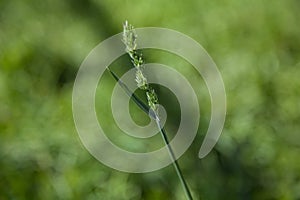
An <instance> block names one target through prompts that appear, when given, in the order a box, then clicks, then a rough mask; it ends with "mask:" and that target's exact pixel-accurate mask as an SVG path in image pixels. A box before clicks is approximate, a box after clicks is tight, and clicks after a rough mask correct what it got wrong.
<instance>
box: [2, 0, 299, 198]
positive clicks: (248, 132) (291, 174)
mask: <svg viewBox="0 0 300 200" xmlns="http://www.w3.org/2000/svg"><path fill="white" fill-rule="evenodd" d="M299 11H300V1H298V0H274V1H260V0H253V1H239V0H229V1H210V0H201V1H197V0H191V1H164V0H153V1H135V0H123V1H121V0H111V1H108V0H102V1H99V0H98V1H97V0H86V1H84V0H78V1H71V0H66V1H58V0H53V1H50V0H45V1H37V0H28V1H21V0H19V1H18V0H0V199H113V200H114V199H116V200H119V199H120V200H121V199H151V200H152V199H184V193H183V190H182V188H181V186H180V183H179V181H178V179H177V177H176V175H175V171H174V169H173V167H172V166H168V167H166V168H164V169H161V170H159V171H156V172H151V173H147V174H128V173H123V172H119V171H116V170H113V169H110V168H108V167H106V166H105V165H103V164H101V163H100V162H98V161H97V160H96V159H94V158H93V157H92V156H91V155H90V154H89V153H88V152H87V150H86V149H85V148H84V147H83V145H82V144H81V142H80V140H79V137H78V135H77V132H76V130H75V126H74V122H73V117H72V87H73V82H74V80H75V77H76V73H77V70H78V68H79V66H80V64H81V62H82V61H83V59H84V58H85V57H86V55H87V54H88V53H89V51H90V50H91V49H92V48H94V47H95V46H96V45H97V44H98V43H99V42H101V41H103V40H104V39H106V38H107V37H109V36H112V35H113V34H116V33H119V32H121V31H122V23H123V22H124V21H125V20H126V19H127V20H129V22H130V23H132V24H133V25H134V26H135V27H146V26H156V27H166V28H171V29H175V30H178V31H180V32H182V33H184V34H187V35H188V36H190V37H192V38H194V39H195V40H196V41H198V42H199V43H200V44H202V46H203V47H204V48H205V49H206V50H207V51H208V53H209V54H210V55H211V57H212V58H213V59H214V61H215V62H216V64H217V65H218V67H219V70H220V72H221V74H222V76H223V79H224V83H225V87H226V92H227V101H228V102H227V119H226V123H225V128H224V131H223V133H222V136H221V138H220V140H219V142H218V144H217V146H216V147H215V149H214V151H212V152H211V153H210V154H209V155H208V156H207V157H205V158H204V159H202V160H200V159H198V157H197V153H198V151H199V147H200V145H201V143H202V140H203V136H204V134H205V132H206V129H207V126H208V123H209V119H210V103H209V95H208V93H207V91H206V90H207V89H206V87H205V85H204V83H203V80H202V79H201V77H200V76H198V77H196V76H195V75H194V74H195V71H194V70H193V69H192V67H186V68H185V69H184V70H183V71H184V73H185V74H186V75H187V76H189V77H194V79H193V80H195V81H199V83H201V84H200V86H199V87H198V88H196V89H195V90H196V91H197V95H198V97H199V99H201V101H200V103H199V105H200V107H201V110H202V113H201V122H200V127H199V133H198V135H197V138H196V140H195V141H194V143H193V144H192V146H191V147H190V149H189V150H188V151H187V152H186V153H185V154H184V155H183V156H182V157H181V158H180V159H179V163H180V165H181V167H182V170H183V173H184V176H185V177H186V180H187V182H188V184H189V186H190V188H191V190H192V193H193V196H194V197H195V199H198V198H202V199H287V200H288V199H300V159H299V155H300V132H299V130H300V123H299V122H300V120H299V119H300V101H299V97H300V80H299V76H300V24H299V22H300V12H299ZM148 54H149V56H148V61H150V60H151V59H153V60H155V61H162V62H163V60H164V61H165V62H166V63H168V64H169V65H171V66H172V65H173V64H174V67H175V65H176V64H177V66H178V63H179V64H182V63H183V64H184V62H183V61H181V62H182V63H180V61H178V58H176V57H174V56H173V55H164V54H166V53H165V52H161V54H159V53H157V54H159V55H163V56H153V57H151V55H152V54H151V52H150V53H148ZM146 55H147V52H145V57H146ZM179 60H180V59H179ZM146 61H147V58H146ZM151 61H152V60H151ZM118 62H120V63H125V64H124V65H126V67H128V68H127V69H129V66H130V62H129V59H128V57H126V56H124V58H120V60H119V61H118ZM118 62H116V63H115V64H114V66H113V69H115V70H116V72H117V73H118V74H119V75H121V74H122V73H123V72H125V71H126V70H125V69H126V68H122V69H120V66H119V65H120V64H118ZM126 63H127V64H126ZM178 68H179V67H178ZM182 68H183V67H182ZM103 83H105V84H102V85H101V87H99V91H98V93H99V94H98V93H97V98H100V99H104V102H106V103H101V104H97V105H96V108H97V114H98V115H99V116H101V115H102V116H105V113H108V112H109V106H107V105H109V97H110V96H109V94H111V90H112V88H113V86H114V84H115V82H114V80H113V79H112V77H111V76H110V75H109V74H108V73H106V75H105V76H104V77H103ZM157 90H158V93H159V96H160V100H161V102H162V103H163V104H164V103H165V104H166V105H169V107H170V109H168V110H169V111H170V112H171V114H169V118H168V120H170V121H169V122H168V124H169V130H170V132H171V133H172V132H173V131H172V130H173V129H174V130H176V124H177V123H178V119H179V115H178V110H177V111H176V109H174V108H177V107H178V103H177V102H176V101H175V100H172V101H171V102H169V101H170V99H173V97H172V98H170V96H168V95H167V94H166V93H167V92H166V93H165V92H164V89H163V88H159V87H158V88H157ZM169 95H171V94H169ZM131 110H132V113H131V114H132V116H133V119H135V120H136V121H137V123H140V124H143V123H146V122H147V120H145V121H143V119H146V118H143V116H144V115H143V114H142V113H141V112H140V111H139V110H138V109H136V108H135V107H134V105H131ZM172 112H173V113H172ZM103 113H104V114H103ZM142 115H143V116H142ZM137 116H138V117H137ZM139 116H142V117H139ZM104 119H106V121H101V125H103V126H105V128H106V130H107V131H108V132H111V134H112V136H111V137H112V138H114V139H115V140H116V142H117V143H119V144H120V145H121V146H122V145H123V146H124V148H125V147H126V146H127V148H129V149H130V148H131V147H134V148H133V149H135V148H136V149H139V147H141V148H144V147H145V145H146V146H147V144H145V143H143V142H142V143H140V142H139V141H129V140H128V139H127V138H125V137H124V136H122V134H121V133H119V132H120V131H118V129H117V127H116V125H115V124H114V123H113V120H112V119H111V116H106V117H104ZM139 119H142V120H141V121H139ZM172 128H173V129H172ZM123 135H124V134H123ZM161 145H162V142H161V140H159V139H157V140H155V141H154V142H153V143H151V144H150V147H151V148H152V147H155V148H157V147H160V146H161ZM147 148H148V147H147Z"/></svg>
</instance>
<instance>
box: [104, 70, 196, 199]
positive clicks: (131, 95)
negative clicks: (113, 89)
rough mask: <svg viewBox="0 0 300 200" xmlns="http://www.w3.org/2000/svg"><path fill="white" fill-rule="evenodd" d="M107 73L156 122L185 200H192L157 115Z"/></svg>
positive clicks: (112, 73)
mask: <svg viewBox="0 0 300 200" xmlns="http://www.w3.org/2000/svg"><path fill="white" fill-rule="evenodd" d="M107 69H108V71H109V72H110V74H111V75H112V76H113V78H114V79H115V80H116V81H117V82H118V84H119V85H120V86H121V88H122V89H123V90H124V91H125V93H126V94H127V95H128V96H129V97H131V99H132V100H133V102H135V104H136V105H137V106H138V107H139V108H140V109H141V110H143V111H144V112H145V113H146V114H149V115H150V117H152V118H153V119H154V120H155V121H156V124H157V126H158V128H159V130H160V133H161V136H162V138H163V141H164V143H165V144H166V146H167V149H168V152H169V154H170V157H171V159H172V164H173V166H174V168H175V171H176V174H177V176H178V177H179V180H180V183H181V185H182V187H183V189H184V193H185V195H186V198H187V199H188V200H192V199H193V197H192V195H191V192H190V190H189V187H188V185H187V183H186V181H185V179H184V176H183V174H182V172H181V169H180V167H179V164H178V162H177V160H176V157H175V154H174V151H173V149H172V147H171V145H170V143H169V139H168V136H167V132H166V130H165V129H164V127H162V126H161V124H160V121H159V118H158V117H157V115H156V114H155V113H154V112H150V110H151V108H150V106H148V105H147V104H145V103H144V102H143V101H142V100H141V99H139V98H138V97H137V96H136V95H135V94H134V93H133V92H132V91H131V90H130V89H129V88H128V87H127V86H126V84H125V83H123V82H122V81H121V80H120V79H119V77H118V76H117V75H116V74H115V73H114V72H113V71H111V70H110V68H109V67H108V68H107Z"/></svg>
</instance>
